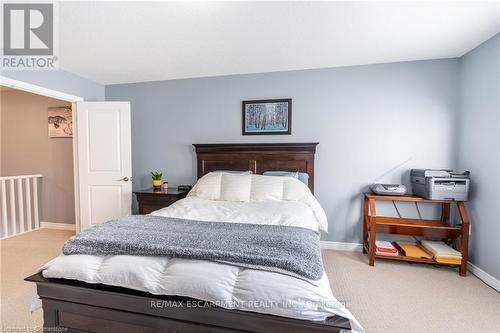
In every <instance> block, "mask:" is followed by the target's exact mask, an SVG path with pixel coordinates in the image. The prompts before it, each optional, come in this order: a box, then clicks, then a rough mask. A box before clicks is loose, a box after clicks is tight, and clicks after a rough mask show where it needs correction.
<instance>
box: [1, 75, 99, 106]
mask: <svg viewBox="0 0 500 333" xmlns="http://www.w3.org/2000/svg"><path fill="white" fill-rule="evenodd" d="M1 75H2V76H5V77H8V78H10V79H13V80H18V81H23V82H26V83H31V84H35V85H38V86H41V87H44V88H47V89H52V90H56V91H60V92H64V93H66V94H70V95H74V96H78V97H83V98H84V99H85V100H86V101H103V100H104V96H105V95H104V85H101V84H99V83H96V82H93V81H91V80H88V79H85V78H82V77H80V76H78V75H75V74H72V73H69V72H66V71H63V70H57V71H49V70H47V71H28V70H22V71H21V70H19V71H13V70H11V71H2V72H1Z"/></svg>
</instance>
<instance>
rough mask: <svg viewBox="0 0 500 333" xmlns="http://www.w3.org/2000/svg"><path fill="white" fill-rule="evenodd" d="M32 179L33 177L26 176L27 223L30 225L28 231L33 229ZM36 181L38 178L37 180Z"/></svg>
mask: <svg viewBox="0 0 500 333" xmlns="http://www.w3.org/2000/svg"><path fill="white" fill-rule="evenodd" d="M30 180H31V178H26V179H25V184H24V185H25V186H26V223H27V225H28V231H30V230H31V229H33V225H32V224H31V215H32V214H33V213H32V212H31V186H30ZM35 182H36V180H35Z"/></svg>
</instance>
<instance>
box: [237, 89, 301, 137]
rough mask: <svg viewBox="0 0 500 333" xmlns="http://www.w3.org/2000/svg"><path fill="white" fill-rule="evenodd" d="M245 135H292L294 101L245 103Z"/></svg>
mask: <svg viewBox="0 0 500 333" xmlns="http://www.w3.org/2000/svg"><path fill="white" fill-rule="evenodd" d="M242 112H243V115H242V118H243V129H242V134H243V135H271V134H292V100H291V99H290V98H287V99H265V100H257V101H243V103H242Z"/></svg>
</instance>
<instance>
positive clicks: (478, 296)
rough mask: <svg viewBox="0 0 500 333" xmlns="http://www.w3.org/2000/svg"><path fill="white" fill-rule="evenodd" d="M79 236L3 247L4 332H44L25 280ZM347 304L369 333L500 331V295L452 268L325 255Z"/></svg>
mask: <svg viewBox="0 0 500 333" xmlns="http://www.w3.org/2000/svg"><path fill="white" fill-rule="evenodd" d="M71 234H72V232H69V231H61V230H49V229H41V230H38V231H34V232H31V233H27V234H24V235H21V236H18V237H14V238H10V239H7V240H3V241H1V260H2V261H1V274H2V275H1V326H2V327H4V328H12V327H20V328H23V327H32V328H35V327H41V325H42V313H41V310H37V311H36V312H35V313H34V314H33V315H30V314H29V312H28V308H29V304H30V302H31V297H32V285H31V284H30V283H27V282H24V281H23V278H25V277H26V276H28V275H30V274H32V273H34V272H35V271H36V270H37V268H38V267H40V266H41V265H43V264H44V263H46V262H47V261H49V260H50V259H51V258H53V257H55V256H57V255H58V254H59V253H60V249H61V246H62V243H63V242H64V240H66V239H67V238H69V237H70V236H71ZM323 258H324V261H325V269H326V272H327V274H328V277H329V278H330V282H331V285H332V288H333V291H334V293H335V295H336V297H337V299H338V300H339V301H343V302H345V303H346V305H347V307H348V308H349V309H350V310H351V311H352V312H353V313H354V315H355V316H356V317H357V318H358V320H359V321H360V322H361V324H362V325H363V326H364V327H365V329H366V331H367V332H369V333H370V332H384V333H385V332H397V333H403V332H481V333H483V332H484V333H487V332H500V294H499V293H497V292H496V291H495V290H493V289H492V288H490V287H488V286H487V285H485V284H484V283H483V282H481V281H480V280H479V279H477V278H476V277H474V276H472V275H468V276H467V277H465V278H463V277H460V276H459V275H458V274H457V273H456V272H455V271H453V270H452V269H450V268H447V267H432V266H427V265H416V264H413V265H412V264H407V263H396V262H389V261H378V262H376V263H375V267H370V266H368V264H367V260H366V257H365V256H364V255H363V254H361V253H353V252H338V251H324V252H323Z"/></svg>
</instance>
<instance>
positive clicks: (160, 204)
mask: <svg viewBox="0 0 500 333" xmlns="http://www.w3.org/2000/svg"><path fill="white" fill-rule="evenodd" d="M134 194H135V196H136V197H137V202H139V214H149V213H151V212H154V211H155V210H158V209H161V208H164V207H168V206H170V205H171V204H173V203H174V202H176V201H177V200H180V199H183V198H185V197H186V195H187V194H188V191H179V190H178V189H177V188H176V187H173V188H169V189H168V190H167V191H166V192H165V191H163V190H161V191H153V189H152V188H150V189H147V190H142V191H136V192H134Z"/></svg>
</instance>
